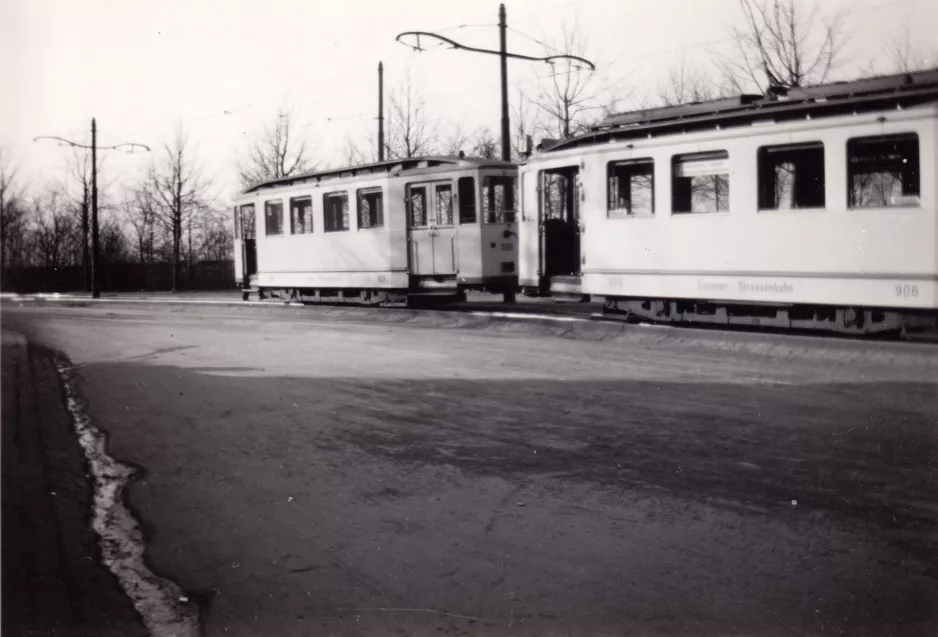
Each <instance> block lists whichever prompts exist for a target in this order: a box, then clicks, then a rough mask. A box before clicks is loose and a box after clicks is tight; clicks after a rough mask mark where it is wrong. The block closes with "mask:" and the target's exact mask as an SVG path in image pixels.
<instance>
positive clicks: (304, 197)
mask: <svg viewBox="0 0 938 637" xmlns="http://www.w3.org/2000/svg"><path fill="white" fill-rule="evenodd" d="M303 201H308V202H309V218H308V220H307V224H306V226H307V227H308V228H309V229H308V230H304V231H303V232H297V231H296V217H295V216H294V214H293V204H294V203H298V202H303ZM315 231H316V226H315V224H314V223H313V196H312V195H299V196H297V197H290V234H291V235H293V236H296V235H304V234H313V233H314V232H315Z"/></svg>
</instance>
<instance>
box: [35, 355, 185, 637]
mask: <svg viewBox="0 0 938 637" xmlns="http://www.w3.org/2000/svg"><path fill="white" fill-rule="evenodd" d="M49 351H50V352H52V355H53V357H54V364H55V368H56V371H57V372H58V375H59V380H60V382H61V383H62V388H63V391H64V394H65V398H66V407H67V409H68V412H69V414H70V416H71V420H72V427H73V430H74V432H75V434H76V436H77V437H78V443H79V445H80V446H81V448H82V450H83V452H84V455H85V460H86V461H87V463H88V467H89V469H90V471H91V474H92V476H93V478H94V494H93V502H94V504H93V508H92V512H91V513H92V528H93V529H94V531H95V533H96V534H97V536H98V539H99V542H98V544H99V547H100V550H101V557H102V561H103V562H104V565H105V566H107V568H108V570H110V571H111V573H113V574H114V576H115V577H116V578H117V580H118V582H119V584H120V586H121V588H122V589H123V590H124V592H125V594H126V595H127V596H128V597H129V598H130V600H131V602H132V603H133V605H134V608H135V609H136V610H137V612H138V613H140V616H141V617H142V618H143V623H144V625H145V626H146V628H147V631H148V632H149V633H150V635H151V636H152V637H198V635H199V634H200V624H199V610H198V606H197V605H196V604H195V603H194V602H192V601H190V600H189V598H188V597H187V596H186V595H185V593H184V592H183V590H182V589H181V588H180V587H179V586H178V585H177V584H175V583H174V582H172V581H170V580H168V579H166V578H163V577H159V576H157V575H156V574H154V573H153V572H152V571H151V570H150V569H149V567H148V566H147V565H146V562H145V558H144V554H145V552H146V544H145V541H144V534H143V530H142V528H141V525H140V523H139V522H138V521H137V519H136V518H135V517H134V515H133V513H132V512H131V510H130V507H129V506H128V505H127V502H126V488H127V486H128V485H129V484H130V482H131V481H132V480H133V479H134V478H135V476H136V475H137V473H138V471H137V469H136V468H134V467H132V466H130V465H127V464H124V463H121V462H119V461H117V460H115V459H114V458H112V457H111V456H110V455H108V453H107V434H106V433H104V432H103V431H101V430H100V429H98V428H97V427H96V426H95V425H94V423H93V422H92V419H91V417H90V416H89V415H88V413H87V411H86V410H85V406H86V403H85V401H84V400H83V399H82V397H81V394H80V393H79V390H78V383H77V380H78V379H77V374H76V372H75V371H74V370H75V368H74V366H73V365H72V364H71V361H70V360H69V359H68V357H67V356H65V354H63V353H62V352H59V351H55V350H49Z"/></svg>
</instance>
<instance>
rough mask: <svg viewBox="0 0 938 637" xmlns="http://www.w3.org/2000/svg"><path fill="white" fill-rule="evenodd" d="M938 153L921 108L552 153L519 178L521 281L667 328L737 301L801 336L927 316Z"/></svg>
mask: <svg viewBox="0 0 938 637" xmlns="http://www.w3.org/2000/svg"><path fill="white" fill-rule="evenodd" d="M936 144H938V109H936V107H935V106H922V107H916V108H909V109H905V110H901V111H897V110H892V111H885V110H884V111H881V112H876V111H874V112H868V113H863V114H861V115H849V116H834V117H825V118H817V119H813V120H807V121H806V120H800V121H791V122H784V123H777V124H771V125H763V126H760V127H758V128H752V127H748V126H747V127H738V128H728V129H725V130H712V129H711V130H710V131H702V132H698V133H687V134H681V135H662V136H660V137H655V138H651V139H648V138H644V139H643V138H638V139H633V140H630V141H628V142H624V141H623V142H615V143H605V144H599V145H595V146H585V147H582V148H579V149H570V150H564V151H559V152H550V151H548V152H546V153H543V154H541V155H540V156H538V157H535V158H534V159H532V160H531V161H530V162H529V163H527V164H526V165H523V166H521V168H520V179H521V181H522V184H523V186H522V221H521V239H522V240H521V251H522V252H521V253H522V259H521V269H520V277H519V284H520V285H521V286H522V288H523V289H526V291H527V290H532V291H538V292H540V293H550V294H552V295H555V296H569V295H579V294H582V295H596V296H600V297H603V298H605V299H606V300H607V301H609V300H610V299H613V300H615V299H619V301H617V302H621V303H624V304H627V307H629V308H630V309H629V311H632V310H635V309H638V311H642V309H643V308H644V309H645V310H648V312H655V311H657V314H656V315H655V316H654V318H660V319H661V320H675V317H674V315H675V313H676V314H682V313H687V312H690V313H694V312H697V313H699V312H701V311H705V312H714V311H718V312H724V313H725V314H722V315H721V316H729V315H730V314H731V313H732V312H733V311H734V310H733V309H732V308H733V304H739V303H743V304H750V307H755V306H758V305H767V306H772V305H775V306H777V307H782V308H792V309H791V310H785V312H786V314H784V317H787V318H784V319H781V318H780V320H784V321H788V320H789V319H792V317H796V316H799V317H800V318H799V319H798V320H804V321H806V323H805V325H804V326H805V327H808V326H809V325H808V324H807V322H810V321H815V322H818V321H827V322H834V323H837V324H838V326H839V327H844V325H845V324H846V326H847V327H852V328H856V329H859V330H865V329H870V323H875V322H877V321H879V322H881V323H883V324H884V325H883V326H884V327H888V326H886V325H885V323H888V322H889V320H891V319H888V320H887V318H884V317H885V314H884V313H886V312H887V311H890V310H891V309H894V310H902V311H911V312H912V313H916V312H921V311H926V312H929V311H930V313H929V314H928V319H927V320H931V318H932V317H933V315H934V310H935V309H936V308H938V191H936V178H938V146H936ZM629 304H630V305H629ZM636 304H637V305H636ZM649 304H650V305H649ZM708 307H709V308H710V309H707V308H708ZM720 307H723V308H728V309H725V310H719V309H715V308H720ZM798 307H802V308H807V309H808V310H810V311H808V312H807V314H805V316H804V317H801V313H804V312H803V311H802V310H799V309H798ZM812 308H813V309H812ZM822 308H832V309H831V310H830V313H829V314H828V313H827V311H826V310H823V309H822ZM833 308H840V309H836V310H835V309H833ZM851 311H852V312H853V314H850V312H851ZM864 312H865V313H866V315H868V316H867V319H866V321H865V324H864V319H863V318H862V316H861V317H860V318H858V319H856V318H854V319H851V318H849V317H850V316H856V315H857V313H859V315H863V313H864ZM765 315H766V316H771V317H775V316H779V317H782V316H783V315H777V314H775V313H774V311H769V310H766V314H765ZM753 316H755V315H753ZM916 316H917V314H916ZM877 317H879V318H877ZM752 322H758V319H753V320H752ZM763 324H765V323H763ZM781 324H783V323H780V325H781Z"/></svg>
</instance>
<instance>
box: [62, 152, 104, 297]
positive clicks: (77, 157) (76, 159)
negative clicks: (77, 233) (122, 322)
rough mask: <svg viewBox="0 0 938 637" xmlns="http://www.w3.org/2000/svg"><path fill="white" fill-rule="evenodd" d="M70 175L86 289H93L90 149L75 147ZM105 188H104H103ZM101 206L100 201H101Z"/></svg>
mask: <svg viewBox="0 0 938 637" xmlns="http://www.w3.org/2000/svg"><path fill="white" fill-rule="evenodd" d="M103 155H104V153H101V155H100V156H99V159H98V174H99V175H100V173H101V170H100V169H101V162H102V159H101V157H102V156H103ZM68 176H69V177H70V178H71V179H73V180H74V182H75V184H76V188H75V189H74V190H73V191H72V193H71V200H72V203H73V206H74V208H75V216H76V217H77V218H78V223H79V227H80V229H81V239H80V241H81V244H80V247H81V266H82V275H83V279H84V282H85V289H86V290H91V252H90V249H89V245H90V243H89V232H90V224H91V219H90V217H91V186H92V184H91V157H90V154H89V153H88V151H86V150H81V151H80V150H78V149H74V152H73V154H72V157H71V159H70V160H69V161H68ZM102 190H103V189H102ZM99 208H100V203H99Z"/></svg>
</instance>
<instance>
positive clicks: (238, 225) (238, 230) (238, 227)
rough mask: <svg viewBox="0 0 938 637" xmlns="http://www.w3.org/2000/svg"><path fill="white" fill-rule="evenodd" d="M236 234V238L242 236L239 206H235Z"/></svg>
mask: <svg viewBox="0 0 938 637" xmlns="http://www.w3.org/2000/svg"><path fill="white" fill-rule="evenodd" d="M234 234H235V239H240V238H241V211H240V210H239V209H238V207H237V206H235V207H234Z"/></svg>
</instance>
